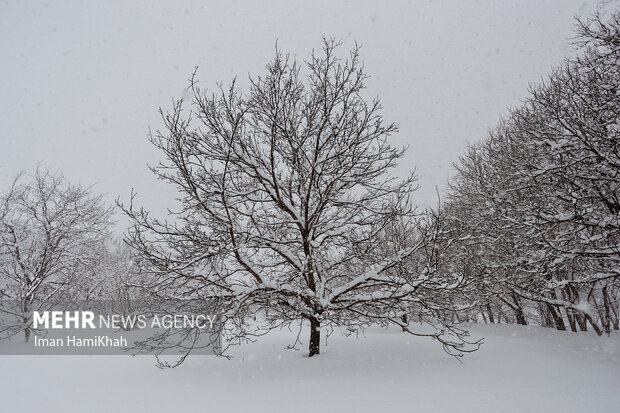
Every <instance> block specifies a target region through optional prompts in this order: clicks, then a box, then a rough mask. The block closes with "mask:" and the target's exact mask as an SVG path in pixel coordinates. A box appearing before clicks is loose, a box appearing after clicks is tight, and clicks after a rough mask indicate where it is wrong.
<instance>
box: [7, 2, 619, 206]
mask: <svg viewBox="0 0 620 413" xmlns="http://www.w3.org/2000/svg"><path fill="white" fill-rule="evenodd" d="M611 4H612V6H611V7H617V5H618V2H612V3H611ZM608 7H609V4H608ZM595 8H596V2H595V1H590V2H584V1H583V0H578V1H574V0H557V1H541V0H536V1H523V0H519V1H497V0H484V1H449V2H443V1H410V2H389V3H388V2H380V1H374V2H371V1H341V2H337V1H333V0H332V1H316V0H314V1H306V2H303V3H302V2H294V1H262V2H257V1H253V2H250V1H247V2H242V1H226V2H220V3H215V2H207V1H144V2H139V1H107V2H104V1H54V0H50V1H17V0H15V1H4V2H2V3H0V113H1V117H2V118H1V122H0V142H1V146H0V190H2V191H4V190H5V189H6V188H7V185H8V183H9V181H10V179H11V178H12V177H13V176H14V175H15V174H17V173H18V172H19V171H20V170H22V169H25V170H27V171H32V170H33V169H34V167H35V165H36V164H37V162H42V163H43V164H44V165H47V166H49V167H51V168H53V169H57V170H61V171H62V172H64V174H65V176H66V177H67V178H68V179H69V180H71V181H74V182H81V183H83V184H86V185H91V184H95V187H94V190H95V191H97V192H103V193H107V194H108V199H109V200H110V201H112V200H114V199H115V198H116V197H117V196H119V195H120V196H121V198H123V199H127V197H128V195H129V192H130V190H131V188H132V187H134V188H135V189H136V191H137V192H138V194H139V202H140V203H141V204H144V205H147V206H149V207H155V208H156V209H161V208H162V206H163V205H164V204H166V203H167V201H165V200H167V199H170V198H171V197H172V196H173V195H174V192H173V188H170V187H168V186H166V185H164V184H163V183H161V182H157V181H156V180H155V179H154V177H153V176H152V175H151V173H150V172H149V171H148V169H147V167H146V164H147V163H154V162H156V161H157V160H158V159H159V157H160V154H159V153H158V152H156V151H155V150H154V148H152V147H151V146H150V144H149V143H148V141H147V134H148V128H149V126H150V127H152V128H153V129H156V128H158V127H160V126H161V122H160V120H159V118H158V113H157V109H158V107H160V106H161V107H163V108H167V107H169V106H170V101H171V98H172V97H180V96H182V95H183V91H184V88H185V87H186V86H187V79H188V78H189V76H190V74H191V72H192V71H193V68H194V66H199V67H200V70H199V72H198V73H199V77H200V82H201V86H202V87H208V88H213V87H214V86H215V84H216V82H218V81H223V82H225V83H227V82H228V81H229V80H230V79H232V77H234V76H239V77H240V78H247V76H248V74H249V73H252V74H261V72H262V70H263V68H264V65H265V63H266V62H267V61H268V60H269V59H270V58H271V57H272V56H273V52H274V45H275V42H276V40H277V41H278V43H279V46H280V48H281V49H282V50H284V51H287V52H290V53H291V54H292V55H295V56H297V57H298V58H300V59H303V58H305V57H307V56H308V54H309V53H310V51H311V50H312V48H315V47H320V43H321V37H322V36H324V35H325V36H330V37H331V36H333V37H336V38H339V39H342V40H343V41H344V45H345V46H346V47H350V46H351V45H352V44H353V42H354V41H357V42H359V43H360V44H362V45H363V49H362V58H363V60H364V62H365V65H366V69H367V71H368V73H369V74H370V75H371V76H372V78H371V80H370V81H369V82H368V86H369V91H370V92H371V93H372V94H376V95H379V96H380V97H381V98H382V100H383V105H384V108H385V110H384V115H385V117H386V118H387V120H390V121H395V122H397V124H398V125H399V126H400V132H399V134H398V135H397V136H395V137H394V143H395V144H396V145H409V146H410V149H409V151H408V153H407V155H406V158H405V159H404V161H403V164H402V165H400V166H399V170H398V171H397V173H399V174H404V173H405V171H406V170H408V169H410V168H412V167H414V166H415V167H416V168H417V171H418V175H419V177H420V181H419V182H420V184H421V186H422V188H421V190H420V191H419V192H418V196H419V201H420V202H421V203H422V204H428V203H430V202H433V200H434V198H435V189H434V188H435V186H438V187H439V188H440V189H441V188H444V187H445V184H446V181H447V179H448V177H449V175H450V173H451V171H452V169H451V163H452V162H454V161H455V160H457V158H458V156H459V155H460V154H461V153H462V151H463V149H464V147H465V145H466V144H467V142H475V141H477V140H480V139H482V138H484V136H485V134H486V131H487V129H488V128H489V127H491V126H493V125H494V124H495V123H496V122H497V121H498V119H499V117H500V116H501V115H502V114H505V113H506V110H507V108H508V107H510V106H514V105H517V104H518V103H519V101H520V100H521V99H523V98H524V97H525V96H526V95H527V89H528V84H529V83H532V82H534V83H535V82H538V81H539V80H540V79H541V78H543V77H544V76H545V75H546V74H547V73H548V72H549V70H550V68H551V67H552V66H553V65H555V64H557V63H558V62H559V61H560V60H561V59H562V58H563V57H564V56H567V55H570V54H571V53H573V48H572V46H571V45H570V37H571V36H572V35H573V28H574V17H575V16H585V15H587V14H589V13H590V12H592V11H593V10H594V9H595ZM342 51H343V53H344V52H346V49H342Z"/></svg>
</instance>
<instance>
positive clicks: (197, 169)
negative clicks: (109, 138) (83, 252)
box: [121, 40, 465, 356]
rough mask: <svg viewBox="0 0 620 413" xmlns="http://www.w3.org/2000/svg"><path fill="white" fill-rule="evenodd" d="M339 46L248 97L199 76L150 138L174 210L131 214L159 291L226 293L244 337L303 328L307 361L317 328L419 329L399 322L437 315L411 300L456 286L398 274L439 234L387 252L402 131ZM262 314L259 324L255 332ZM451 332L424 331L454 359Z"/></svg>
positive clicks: (401, 213) (400, 185)
mask: <svg viewBox="0 0 620 413" xmlns="http://www.w3.org/2000/svg"><path fill="white" fill-rule="evenodd" d="M337 47H338V44H337V42H334V41H332V40H325V41H324V43H323V48H322V51H321V52H320V53H313V54H312V56H311V58H310V59H309V60H308V61H307V62H305V64H304V65H300V64H298V63H297V62H295V61H291V60H290V59H289V57H288V56H286V55H283V54H282V53H280V52H279V51H277V53H276V56H275V59H274V60H273V61H272V62H271V63H269V64H268V65H267V74H266V75H265V76H264V77H257V78H250V87H249V92H248V93H247V94H243V93H241V92H240V90H239V89H238V87H237V86H236V84H235V82H233V83H232V85H231V86H230V87H229V88H226V89H224V88H222V87H221V86H220V91H219V92H218V93H216V94H213V95H208V94H206V93H205V92H204V91H203V90H201V89H200V88H199V87H198V84H197V81H196V78H195V75H194V76H193V77H192V79H191V87H190V91H191V92H192V94H193V99H192V102H191V110H189V111H187V112H185V111H184V110H185V109H184V108H185V106H184V102H183V100H178V101H175V102H174V105H173V109H172V111H171V112H169V113H163V112H162V118H163V122H164V129H163V131H158V132H157V133H156V134H155V135H154V136H151V141H152V143H153V144H154V145H155V146H156V147H158V148H159V149H161V150H162V151H163V153H164V154H165V157H166V161H165V162H164V163H161V164H160V165H158V166H157V167H154V168H152V170H153V172H154V173H155V174H156V175H157V177H158V178H159V179H162V180H164V181H167V182H169V183H171V184H174V185H175V187H176V188H177V190H178V191H179V201H180V204H181V207H180V210H179V211H178V212H170V214H171V218H170V220H166V221H161V220H157V219H153V218H151V217H150V216H149V214H148V212H147V211H145V210H143V209H136V208H134V207H133V205H129V206H126V207H123V208H124V210H125V212H126V213H127V214H128V215H129V216H130V217H131V218H132V219H133V228H132V229H131V230H130V231H129V233H128V236H127V242H128V243H129V244H130V245H131V246H133V247H134V249H135V251H136V254H137V255H138V260H139V261H140V265H141V266H142V267H143V270H144V271H148V272H150V274H151V276H152V281H151V290H152V291H153V292H154V293H156V294H157V295H158V296H160V297H171V298H172V297H180V296H183V297H196V296H203V297H218V298H219V299H221V300H222V302H223V303H225V304H224V310H225V312H224V315H225V317H226V319H227V321H228V323H229V324H230V323H234V324H235V331H236V333H235V334H238V335H239V337H248V335H250V334H260V331H264V330H260V329H262V328H267V329H269V328H273V327H275V326H277V325H280V324H282V323H290V322H292V321H297V320H306V321H307V322H308V323H309V324H310V340H309V355H310V356H313V355H316V354H319V345H320V328H321V327H323V326H328V325H331V326H344V327H346V328H348V329H354V328H357V327H360V326H364V325H368V324H371V323H375V322H381V323H390V322H392V323H396V324H398V325H401V327H403V328H404V329H406V330H408V331H411V330H409V329H408V327H407V323H406V322H403V321H402V320H406V317H404V314H405V312H406V311H407V310H408V309H409V308H411V306H412V305H417V306H419V305H421V304H422V305H423V306H425V307H426V308H429V309H430V308H435V307H433V306H432V305H430V304H428V303H421V301H423V300H425V299H428V297H427V296H426V295H424V296H417V292H418V291H420V290H422V289H424V288H425V287H427V292H426V293H425V294H429V293H428V291H431V290H433V289H437V290H445V287H446V286H447V285H448V283H442V282H435V281H436V280H433V267H432V266H431V265H430V264H429V265H419V266H416V268H415V270H416V272H413V271H408V270H407V267H406V266H399V264H401V263H403V262H404V260H405V259H407V258H409V257H412V256H414V255H415V254H416V253H417V254H419V255H420V256H423V254H421V251H423V250H425V249H427V248H429V246H430V245H431V244H432V243H433V240H434V237H433V235H432V232H433V228H432V226H426V227H423V226H419V227H417V230H419V231H418V232H417V233H412V234H410V235H411V236H410V240H411V242H410V243H409V244H408V245H406V246H403V247H402V248H400V249H398V250H396V251H394V250H393V249H391V248H387V247H386V245H385V242H387V241H386V237H385V236H383V235H382V234H385V233H386V228H387V227H388V226H389V225H391V224H393V223H394V222H396V221H398V220H400V222H404V221H407V220H412V219H413V217H414V207H413V206H412V203H411V201H410V197H411V194H412V191H413V190H414V189H415V178H414V176H413V174H412V175H410V176H409V177H407V178H405V179H404V180H397V179H396V178H394V177H393V176H390V175H389V171H390V170H392V169H393V168H394V167H395V166H396V165H397V162H398V161H399V160H400V159H401V158H402V156H403V153H404V149H400V148H394V147H392V146H391V145H390V144H389V142H388V139H389V137H390V135H392V134H393V133H395V132H396V131H397V127H396V125H395V124H393V123H386V122H385V121H384V120H383V117H382V116H381V114H380V110H381V105H380V102H379V99H377V98H375V99H367V98H366V97H365V85H364V82H365V80H366V79H367V75H366V74H365V72H364V70H363V66H362V64H361V62H360V58H359V48H358V47H356V48H354V49H353V50H352V51H351V53H350V57H349V58H348V59H347V60H342V59H339V58H337V57H336V55H335V52H336V50H337ZM302 67H305V73H304V74H303V75H302ZM132 199H133V197H132ZM132 204H133V201H132ZM121 206H122V205H121ZM412 222H413V221H412ZM411 268H413V267H411ZM397 269H398V270H397ZM425 304H428V305H425ZM257 313H259V314H260V317H259V318H264V319H263V320H262V321H263V322H264V324H263V325H261V327H260V328H258V327H256V326H248V325H247V323H246V320H248V319H250V316H252V318H254V319H255V318H256V317H255V315H256V314H257ZM259 330H260V331H259ZM450 334H451V330H450V329H444V328H443V327H442V328H438V329H437V331H436V332H434V333H432V334H426V335H429V336H432V337H434V338H437V339H439V340H440V341H441V342H442V343H443V344H444V346H445V347H446V349H449V350H455V349H456V352H455V353H457V354H458V353H459V352H460V351H461V350H463V349H465V347H462V344H463V342H462V341H461V340H460V337H456V336H452V337H453V338H455V339H454V340H452V339H451V338H448V337H450Z"/></svg>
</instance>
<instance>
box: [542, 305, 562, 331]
mask: <svg viewBox="0 0 620 413" xmlns="http://www.w3.org/2000/svg"><path fill="white" fill-rule="evenodd" d="M546 304H547V310H548V311H549V314H551V317H553V322H554V323H555V328H556V329H558V330H560V331H565V330H566V324H564V319H563V318H562V313H560V311H559V310H558V311H556V309H555V308H553V306H552V305H551V304H549V303H546Z"/></svg>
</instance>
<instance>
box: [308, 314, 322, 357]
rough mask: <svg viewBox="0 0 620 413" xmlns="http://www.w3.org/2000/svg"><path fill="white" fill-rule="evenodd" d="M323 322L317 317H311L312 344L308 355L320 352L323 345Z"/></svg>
mask: <svg viewBox="0 0 620 413" xmlns="http://www.w3.org/2000/svg"><path fill="white" fill-rule="evenodd" d="M320 328H321V323H320V322H319V320H317V319H316V318H314V317H312V318H310V346H309V349H308V357H312V356H315V355H317V354H319V349H320V345H321V329H320Z"/></svg>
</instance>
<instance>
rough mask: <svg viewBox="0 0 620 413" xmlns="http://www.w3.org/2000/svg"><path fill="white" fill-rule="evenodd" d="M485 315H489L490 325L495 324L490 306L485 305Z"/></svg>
mask: <svg viewBox="0 0 620 413" xmlns="http://www.w3.org/2000/svg"><path fill="white" fill-rule="evenodd" d="M487 314H489V322H490V323H491V324H495V319H494V318H493V311H492V310H491V304H487Z"/></svg>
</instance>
